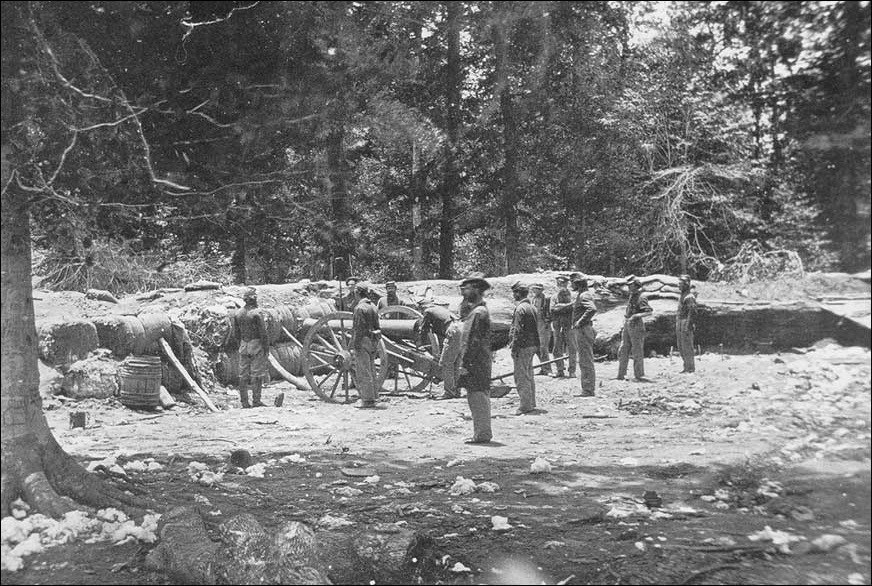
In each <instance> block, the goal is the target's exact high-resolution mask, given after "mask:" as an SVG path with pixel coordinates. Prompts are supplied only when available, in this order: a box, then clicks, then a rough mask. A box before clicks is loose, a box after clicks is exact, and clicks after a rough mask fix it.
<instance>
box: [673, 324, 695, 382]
mask: <svg viewBox="0 0 872 586" xmlns="http://www.w3.org/2000/svg"><path fill="white" fill-rule="evenodd" d="M676 337H677V339H678V352H679V353H680V354H681V360H682V361H683V362H684V371H683V372H693V371H694V370H696V364H695V358H694V354H693V328H691V326H690V320H687V319H680V320H677V321H676Z"/></svg>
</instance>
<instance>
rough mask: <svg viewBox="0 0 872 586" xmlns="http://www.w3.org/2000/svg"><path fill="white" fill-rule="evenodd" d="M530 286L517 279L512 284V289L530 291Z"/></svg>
mask: <svg viewBox="0 0 872 586" xmlns="http://www.w3.org/2000/svg"><path fill="white" fill-rule="evenodd" d="M529 290H530V288H529V287H528V286H527V285H525V284H524V283H522V282H521V281H515V283H514V284H513V285H512V291H529Z"/></svg>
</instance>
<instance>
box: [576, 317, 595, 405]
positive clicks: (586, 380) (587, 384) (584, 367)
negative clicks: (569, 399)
mask: <svg viewBox="0 0 872 586" xmlns="http://www.w3.org/2000/svg"><path fill="white" fill-rule="evenodd" d="M580 332H581V335H580V336H579V348H580V349H579V352H578V362H579V364H578V366H579V371H580V372H581V393H582V396H586V397H590V396H593V394H594V391H595V389H596V367H595V366H594V362H593V345H594V341H596V331H594V329H593V326H584V327H583V328H581V330H580Z"/></svg>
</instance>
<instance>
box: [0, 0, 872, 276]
mask: <svg viewBox="0 0 872 586" xmlns="http://www.w3.org/2000/svg"><path fill="white" fill-rule="evenodd" d="M3 17H4V18H3V126H2V132H3V164H4V190H6V189H9V188H11V187H12V186H14V187H15V189H16V190H17V192H18V193H20V194H21V196H22V197H27V198H28V201H29V205H30V206H31V212H32V234H33V239H34V243H35V247H36V252H37V260H39V261H40V263H41V264H40V270H41V272H43V273H44V274H46V275H48V276H50V277H51V278H50V279H49V280H50V281H52V280H53V281H54V283H55V284H56V285H57V286H70V287H84V286H86V285H88V284H90V283H92V282H93V280H94V275H95V271H97V270H98V268H99V265H100V264H101V262H103V261H105V260H106V259H107V258H108V257H109V256H111V255H112V251H114V254H116V255H117V254H121V255H123V256H127V257H129V258H131V259H133V258H147V259H149V261H148V262H150V263H152V264H151V266H150V267H149V268H150V270H155V271H160V270H163V269H164V267H167V266H170V265H172V264H173V263H175V262H178V261H182V260H192V259H193V260H194V261H195V262H196V263H201V264H202V265H204V266H210V267H212V268H214V269H215V270H216V271H218V272H220V271H222V270H223V271H225V272H226V274H227V276H228V277H229V276H232V278H233V279H234V280H236V281H237V282H247V283H267V282H284V281H286V280H290V279H297V278H303V277H306V278H325V277H335V276H339V275H340V274H341V273H343V272H348V271H354V272H358V273H363V274H365V275H367V276H370V277H371V278H394V279H398V280H399V279H410V278H426V277H434V276H442V277H452V276H457V275H459V274H461V273H464V272H467V271H470V270H478V271H483V272H485V273H488V274H494V275H496V274H506V273H510V272H517V271H530V270H536V269H563V268H569V267H576V268H579V269H582V270H585V271H588V272H598V273H608V274H621V273H624V274H626V273H631V272H633V273H644V272H651V271H667V272H668V271H687V272H691V273H693V274H694V275H695V276H697V277H700V278H704V277H705V276H706V275H707V274H708V273H709V271H710V270H712V268H713V267H714V266H715V265H716V264H717V263H718V262H719V261H723V260H725V259H728V258H730V257H731V256H733V255H735V254H736V253H737V251H739V250H740V248H741V246H742V245H743V243H746V242H748V241H749V240H756V241H757V242H759V243H760V245H761V246H762V247H764V248H768V249H789V250H795V251H797V252H799V254H800V256H801V257H802V259H803V261H804V262H805V264H806V267H808V268H813V269H814V268H817V269H843V270H859V269H863V268H866V267H868V264H869V262H870V229H869V215H870V204H869V193H870V173H869V169H870V139H869V136H870V97H869V96H870V4H869V3H868V2H807V1H805V2H733V1H727V2H668V3H655V2H632V3H615V2H501V1H493V2H429V1H428V2H257V1H252V2H191V3H176V2H124V3H114V2H63V3H61V2H7V3H3ZM100 251H103V252H104V254H103V256H100ZM107 251H110V252H109V253H107ZM50 269H53V270H50ZM103 285H104V286H106V287H107V288H112V289H116V290H121V291H124V290H131V289H136V288H137V286H138V285H137V283H134V282H125V281H124V280H123V279H120V278H116V279H115V280H114V281H111V282H109V283H103Z"/></svg>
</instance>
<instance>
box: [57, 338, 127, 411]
mask: <svg viewBox="0 0 872 586" xmlns="http://www.w3.org/2000/svg"><path fill="white" fill-rule="evenodd" d="M109 354H110V353H109V351H108V350H105V349H99V350H97V351H96V352H95V353H94V354H92V355H91V356H89V357H87V358H85V359H84V360H79V361H77V362H74V363H72V364H71V365H70V367H69V369H68V370H67V372H66V373H65V374H64V378H63V380H62V381H61V384H60V391H61V392H62V393H63V394H64V395H66V396H68V397H72V398H74V399H88V398H93V399H106V398H108V397H112V396H115V395H117V394H118V362H117V361H116V360H113V359H112V358H111V357H110V356H109Z"/></svg>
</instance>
